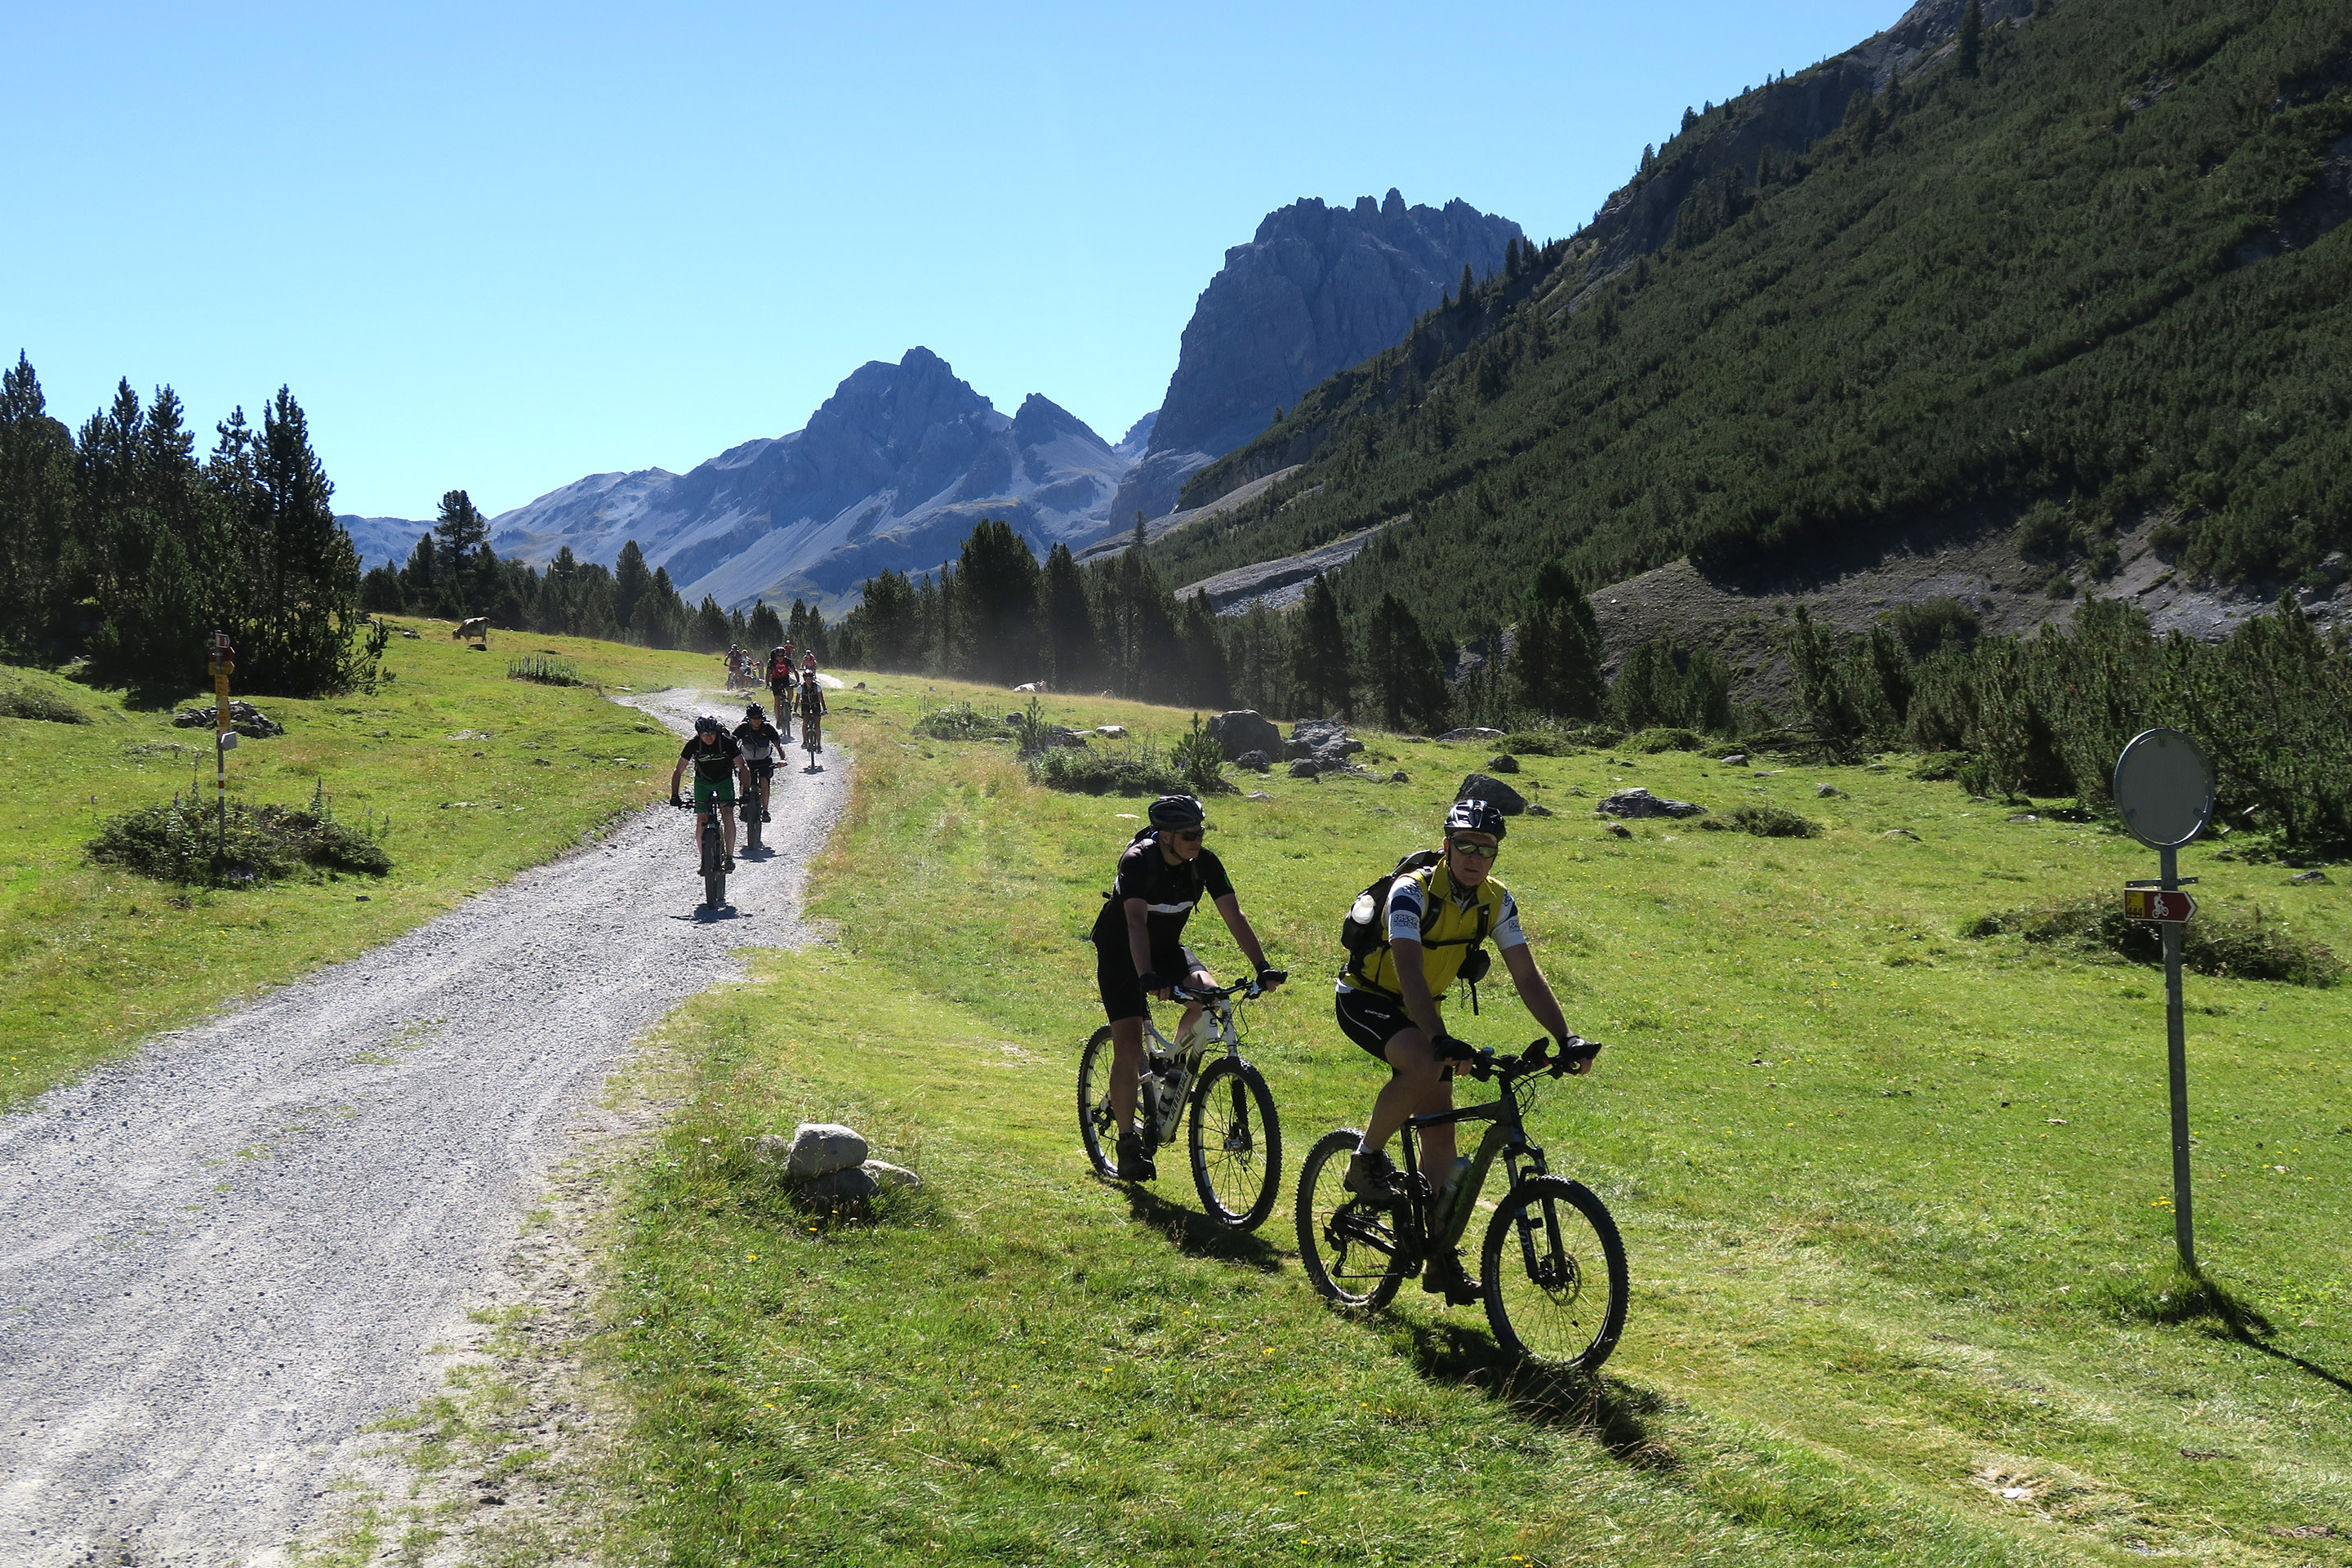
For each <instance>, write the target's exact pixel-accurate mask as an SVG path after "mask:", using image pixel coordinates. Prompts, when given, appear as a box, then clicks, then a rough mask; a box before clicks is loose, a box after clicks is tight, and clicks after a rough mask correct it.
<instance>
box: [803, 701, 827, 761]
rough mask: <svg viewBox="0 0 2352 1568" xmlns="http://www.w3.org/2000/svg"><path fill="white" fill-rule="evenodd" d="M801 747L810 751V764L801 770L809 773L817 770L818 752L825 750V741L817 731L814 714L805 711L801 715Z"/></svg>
mask: <svg viewBox="0 0 2352 1568" xmlns="http://www.w3.org/2000/svg"><path fill="white" fill-rule="evenodd" d="M801 748H802V750H803V751H805V752H808V766H807V767H805V768H803V769H802V770H801V771H802V772H803V773H814V772H816V759H817V754H818V753H819V752H823V751H824V740H823V739H822V737H820V736H819V734H818V733H817V721H816V716H815V715H814V714H810V713H804V714H803V715H801Z"/></svg>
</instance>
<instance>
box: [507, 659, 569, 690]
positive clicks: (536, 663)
mask: <svg viewBox="0 0 2352 1568" xmlns="http://www.w3.org/2000/svg"><path fill="white" fill-rule="evenodd" d="M507 679H509V680H535V681H537V682H539V684H541V686H585V685H587V684H588V683H587V682H586V681H584V680H583V679H580V670H579V668H578V667H577V666H575V665H573V664H572V662H571V661H569V660H568V659H561V658H540V657H538V656H537V655H533V656H532V657H530V658H516V659H509V660H508V661H507Z"/></svg>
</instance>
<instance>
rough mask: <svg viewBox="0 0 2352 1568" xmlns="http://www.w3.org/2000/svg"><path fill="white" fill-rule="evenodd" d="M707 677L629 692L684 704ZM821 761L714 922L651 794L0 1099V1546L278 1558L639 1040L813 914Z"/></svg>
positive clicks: (671, 825) (450, 1336) (469, 1294)
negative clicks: (811, 861)
mask: <svg viewBox="0 0 2352 1568" xmlns="http://www.w3.org/2000/svg"><path fill="white" fill-rule="evenodd" d="M694 695H695V694H693V693H664V694H661V695H658V696H655V697H649V698H646V699H642V700H639V703H638V705H639V706H641V707H645V708H646V709H647V710H649V711H654V712H657V713H659V714H660V715H661V716H662V717H663V718H664V719H665V720H667V721H669V722H671V723H673V724H674V725H677V726H678V727H679V728H681V729H683V728H684V726H685V724H686V723H687V722H688V721H689V719H688V715H689V714H690V713H691V711H692V709H691V707H690V706H688V704H689V702H690V701H691V700H692V698H693V696H694ZM708 700H711V701H714V702H715V701H716V700H717V699H716V698H709V699H708ZM796 755H797V753H795V756H796ZM827 760H828V761H829V762H831V763H834V766H833V767H832V768H830V769H828V770H827V771H825V772H824V773H802V772H800V771H798V769H797V768H794V767H793V766H791V765H790V764H789V763H788V764H786V765H785V766H782V767H780V768H779V769H778V772H777V779H776V807H775V813H774V815H775V821H774V823H773V824H772V827H771V842H772V847H773V848H774V851H775V852H774V854H773V856H772V858H768V859H766V860H762V861H760V862H753V861H751V860H748V859H744V860H740V861H739V869H738V873H737V875H736V876H735V877H734V878H733V879H730V886H729V889H728V891H729V894H730V898H732V899H733V900H734V901H735V905H736V908H735V910H734V911H733V912H732V913H731V914H730V915H728V916H724V917H721V918H718V919H708V918H701V917H699V916H698V911H697V910H696V905H697V902H698V900H699V899H700V897H701V883H700V879H699V878H698V876H697V875H696V874H695V869H694V864H693V860H692V853H693V850H692V845H691V841H690V833H689V829H688V823H687V820H686V819H685V818H684V817H683V816H682V815H681V814H679V813H676V812H672V811H670V810H669V809H668V808H667V807H666V806H665V807H657V808H656V809H654V810H651V811H648V812H646V813H644V814H642V815H640V816H636V817H635V818H633V819H631V820H629V821H628V822H627V823H625V824H624V825H622V826H619V827H617V828H615V829H614V831H613V832H612V833H611V834H610V835H609V836H608V837H605V838H604V839H603V840H601V841H599V842H597V843H594V844H592V845H590V846H588V847H584V848H583V849H581V850H578V851H575V852H574V853H572V854H571V855H568V856H566V857H565V858H562V859H561V860H558V861H556V862H554V863H552V864H551V865H548V866H544V867H541V868H538V869H535V870H533V871H530V872H528V873H526V874H524V875H522V876H520V877H518V878H517V879H515V880H514V881H513V882H511V883H509V884H508V885H506V886H504V887H500V888H498V889H493V890H491V891H489V892H487V893H484V894H482V895H481V896H480V897H478V898H477V899H474V900H471V901H469V902H467V904H466V905H464V906H463V907H462V908H459V909H457V910H452V911H451V912H450V913H448V914H446V915H443V916H441V917H440V918H438V919H436V920H435V921H432V922H430V923H429V924H427V925H425V926H422V927H420V928H418V929H417V930H416V931H412V932H410V933H409V934H408V935H406V936H404V937H403V938H401V939H399V940H398V941H396V942H393V943H391V944H390V945H388V946H386V947H383V948H381V949H378V950H377V951H375V952H371V953H368V954H366V955H365V956H363V957H361V958H358V959H354V960H353V961H352V962H351V963H343V964H339V965H337V966H336V967H334V968H332V969H329V970H326V971H323V972H321V973H318V974H315V975H312V976H311V977H310V978H309V979H307V980H304V981H302V982H300V983H299V984H293V985H289V986H288V987H286V988H285V989H284V990H281V991H278V992H275V993H272V994H269V995H268V996H266V997H264V998H263V999H261V1000H260V1001H258V1002H257V1003H255V1004H254V1005H250V1006H247V1007H245V1008H242V1009H240V1010H238V1011H236V1012H235V1013H232V1014H228V1015H226V1016H221V1017H219V1018H216V1019H215V1020H213V1021H211V1022H209V1023H206V1024H205V1025H202V1026H198V1027H195V1028H191V1029H187V1030H184V1031H181V1032H178V1033H176V1034H172V1035H165V1036H162V1037H158V1038H157V1039H155V1040H153V1041H152V1042H150V1043H149V1044H148V1045H147V1046H146V1047H144V1048H142V1050H141V1051H140V1052H139V1054H138V1055H137V1056H136V1057H134V1058H131V1059H130V1060H128V1061H126V1062H123V1063H121V1064H119V1065H117V1066H115V1067H112V1068H106V1069H102V1070H100V1072H98V1073H95V1074H93V1075H92V1076H91V1077H90V1078H89V1079H86V1080H85V1081H83V1082H82V1083H80V1084H78V1085H75V1086H73V1087H70V1088H67V1089H58V1090H56V1091H54V1092H52V1093H50V1094H48V1095H46V1096H44V1097H43V1098H42V1099H40V1100H37V1101H36V1102H34V1103H33V1104H32V1105H31V1106H29V1107H27V1108H26V1110H24V1111H22V1112H20V1113H18V1114H15V1115H11V1116H6V1117H0V1563H6V1564H9V1565H10V1568H50V1565H52V1564H84V1563H89V1564H97V1563H104V1564H107V1565H108V1568H114V1565H117V1564H140V1565H147V1564H155V1565H162V1564H173V1565H179V1564H188V1565H199V1564H200V1565H203V1568H218V1565H226V1564H249V1563H267V1562H270V1561H273V1560H275V1559H276V1558H277V1557H278V1548H279V1546H280V1543H282V1542H286V1541H287V1540H288V1539H289V1537H291V1536H293V1535H294V1534H296V1533H297V1532H298V1531H300V1530H302V1529H304V1528H305V1527H306V1526H307V1525H309V1524H310V1523H311V1522H313V1521H315V1520H316V1519H317V1518H318V1517H319V1515H320V1512H321V1511H322V1508H323V1503H324V1500H325V1492H326V1488H327V1484H328V1482H329V1480H330V1479H331V1477H333V1476H334V1475H335V1474H336V1473H337V1472H338V1470H339V1469H341V1468H343V1467H344V1466H345V1465H347V1464H348V1463H350V1462H351V1461H352V1459H353V1458H355V1457H356V1456H357V1454H358V1453H359V1451H360V1449H361V1447H362V1442H363V1439H362V1436H361V1434H362V1428H364V1427H365V1426H368V1425H369V1424H370V1423H371V1422H373V1421H374V1420H376V1419H378V1418H380V1417H382V1416H383V1415H386V1414H388V1413H390V1412H393V1411H396V1410H399V1409H401V1408H403V1407H404V1406H407V1405H412V1404H414V1403H415V1401H416V1400H417V1399H419V1398H420V1397H422V1396H424V1395H425V1394H428V1393H430V1392H431V1391H432V1390H433V1388H434V1387H435V1385H436V1381H437V1376H438V1373H437V1372H436V1367H435V1364H434V1362H433V1359H432V1352H433V1349H434V1347H435V1346H436V1344H441V1343H445V1342H450V1341H453V1340H455V1339H457V1338H458V1337H459V1336H460V1334H461V1331H462V1330H463V1328H464V1324H465V1316H464V1315H465V1311H466V1309H467V1306H468V1305H470V1304H472V1303H474V1302H477V1301H478V1300H482V1299H483V1296H484V1289H485V1287H486V1285H487V1283H488V1281H489V1279H491V1277H492V1275H493V1273H494V1271H495V1269H496V1268H497V1264H498V1259H499V1257H500V1255H501V1253H502V1250H503V1249H504V1248H505V1247H508V1246H509V1245H510V1244H512V1242H513V1240H514V1238H515V1236H516V1233H517V1229H518V1226H519V1225H520V1222H521V1220H522V1218H523V1216H524V1215H527V1214H528V1213H529V1212H530V1210H531V1209H532V1208H533V1207H534V1206H536V1203H537V1198H538V1194H539V1193H540V1191H541V1184H542V1182H543V1180H544V1177H545V1174H546V1173H547V1172H548V1171H549V1169H550V1168H551V1166H553V1165H554V1164H555V1163H557V1162H558V1161H559V1160H560V1159H561V1157H562V1152H563V1149H562V1145H563V1143H564V1140H565V1133H566V1131H567V1130H568V1129H570V1128H571V1127H572V1126H573V1124H574V1122H575V1121H576V1120H577V1119H578V1118H579V1116H580V1115H581V1113H582V1112H583V1110H586V1109H587V1108H588V1107H590V1106H591V1105H593V1101H594V1099H595V1096H596V1093H597V1090H598V1089H599V1087H600V1086H601V1085H602V1084H603V1082H604V1079H605V1077H606V1075H607V1073H608V1072H609V1071H610V1070H611V1068H613V1067H614V1064H615V1063H616V1062H617V1061H618V1060H619V1059H620V1058H621V1057H622V1055H623V1053H624V1052H625V1050H626V1049H627V1047H628V1044H629V1042H630V1040H631V1039H632V1038H634V1037H635V1036H636V1035H637V1034H638V1033H639V1032H640V1031H641V1030H643V1029H644V1028H645V1027H646V1026H648V1025H650V1024H651V1023H653V1022H654V1021H655V1020H656V1019H657V1018H659V1017H661V1016H663V1015H664V1014H666V1013H667V1012H668V1011H669V1010H670V1009H671V1008H673V1007H674V1006H676V1005H677V1004H678V1003H679V1002H680V1001H681V1000H683V999H684V998H685V997H687V996H688V995H691V994H693V993H695V992H697V991H699V990H702V989H704V988H705V987H707V986H709V985H711V984H714V983H717V982H719V981H723V980H726V979H728V978H730V976H732V975H734V974H736V973H739V970H738V966H737V965H736V964H735V963H734V962H733V961H732V960H731V959H730V956H729V953H730V950H731V949H734V948H738V947H741V946H747V945H753V944H756V945H760V946H785V945H790V944H792V943H793V942H796V941H798V940H800V939H801V937H802V936H803V927H802V925H801V922H800V894H801V886H802V880H803V878H802V872H801V868H802V866H803V864H804V863H805V861H806V860H807V858H808V857H809V856H810V855H811V854H813V853H814V851H815V850H816V849H817V847H819V846H820V845H821V844H822V842H823V840H824V834H825V831H826V829H827V828H828V827H829V826H831V824H832V822H833V820H834V818H835V815H836V813H837V812H838V810H839V807H840V804H841V800H842V796H843V795H844V793H845V784H846V782H847V765H846V763H845V760H844V759H842V757H841V756H840V754H839V753H838V752H829V753H828V758H827Z"/></svg>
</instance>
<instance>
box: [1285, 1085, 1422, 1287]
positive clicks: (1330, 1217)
mask: <svg viewBox="0 0 2352 1568" xmlns="http://www.w3.org/2000/svg"><path fill="white" fill-rule="evenodd" d="M1359 1136H1360V1134H1359V1133H1357V1132H1355V1131H1351V1130H1349V1129H1348V1128H1344V1127H1343V1128H1341V1129H1340V1130H1339V1131H1337V1132H1328V1133H1326V1134H1324V1136H1323V1138H1322V1141H1321V1142H1318V1143H1317V1144H1316V1145H1315V1147H1314V1148H1312V1149H1310V1150H1308V1151H1307V1163H1305V1164H1304V1165H1301V1166H1300V1167H1299V1168H1298V1260H1299V1262H1300V1263H1302V1264H1304V1265H1305V1266H1306V1268H1307V1279H1308V1280H1309V1281H1311V1282H1312V1283H1313V1284H1314V1286H1315V1289H1318V1290H1320V1291H1321V1292H1322V1293H1323V1294H1324V1295H1325V1296H1326V1297H1327V1298H1328V1299H1329V1300H1333V1301H1335V1302H1337V1303H1339V1305H1340V1306H1342V1307H1347V1308H1350V1309H1352V1310H1359V1311H1370V1310H1373V1309H1375V1308H1379V1307H1385V1306H1387V1305H1388V1304H1389V1301H1390V1300H1391V1298H1392V1297H1394V1296H1395V1295H1396V1293H1397V1287H1398V1286H1399V1285H1402V1283H1404V1277H1405V1275H1406V1274H1407V1273H1408V1272H1410V1270H1409V1269H1408V1268H1407V1267H1406V1264H1407V1259H1406V1256H1405V1250H1406V1249H1405V1245H1404V1243H1403V1241H1402V1239H1401V1238H1400V1237H1398V1235H1397V1229H1396V1219H1395V1216H1394V1215H1392V1214H1391V1213H1390V1212H1389V1211H1388V1210H1385V1209H1379V1208H1374V1207H1371V1206H1370V1205H1367V1204H1365V1203H1364V1202H1363V1201H1362V1200H1360V1199H1359V1198H1358V1197H1357V1196H1356V1194H1353V1193H1351V1192H1349V1190H1348V1186H1347V1182H1348V1161H1349V1158H1350V1157H1351V1156H1353V1155H1354V1153H1355V1152H1356V1140H1357V1138H1358V1137H1359ZM1412 1261H1413V1263H1414V1264H1415V1265H1416V1266H1417V1265H1418V1262H1419V1260H1418V1259H1413V1260H1412Z"/></svg>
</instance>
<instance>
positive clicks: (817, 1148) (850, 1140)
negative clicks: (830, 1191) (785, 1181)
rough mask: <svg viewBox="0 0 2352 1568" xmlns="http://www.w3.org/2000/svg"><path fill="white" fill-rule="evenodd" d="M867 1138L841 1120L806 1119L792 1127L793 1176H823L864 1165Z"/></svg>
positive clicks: (790, 1161) (791, 1159) (791, 1165)
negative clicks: (844, 1124)
mask: <svg viewBox="0 0 2352 1568" xmlns="http://www.w3.org/2000/svg"><path fill="white" fill-rule="evenodd" d="M788 1160H789V1164H788V1166H787V1169H788V1170H789V1171H790V1173H792V1174H793V1175H794V1176H801V1177H807V1176H824V1175H829V1174H831V1173H833V1172H835V1171H842V1170H846V1169H848V1168H849V1167H851V1166H853V1165H858V1164H863V1163H865V1160H866V1140H865V1139H864V1138H862V1137H860V1136H858V1134H857V1131H856V1129H855V1128H849V1127H844V1126H843V1125H842V1124H841V1123H840V1122H838V1121H803V1122H802V1123H801V1124H800V1125H799V1126H798V1127H796V1128H794V1129H793V1144H792V1152H791V1153H790V1155H789V1156H788Z"/></svg>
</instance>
